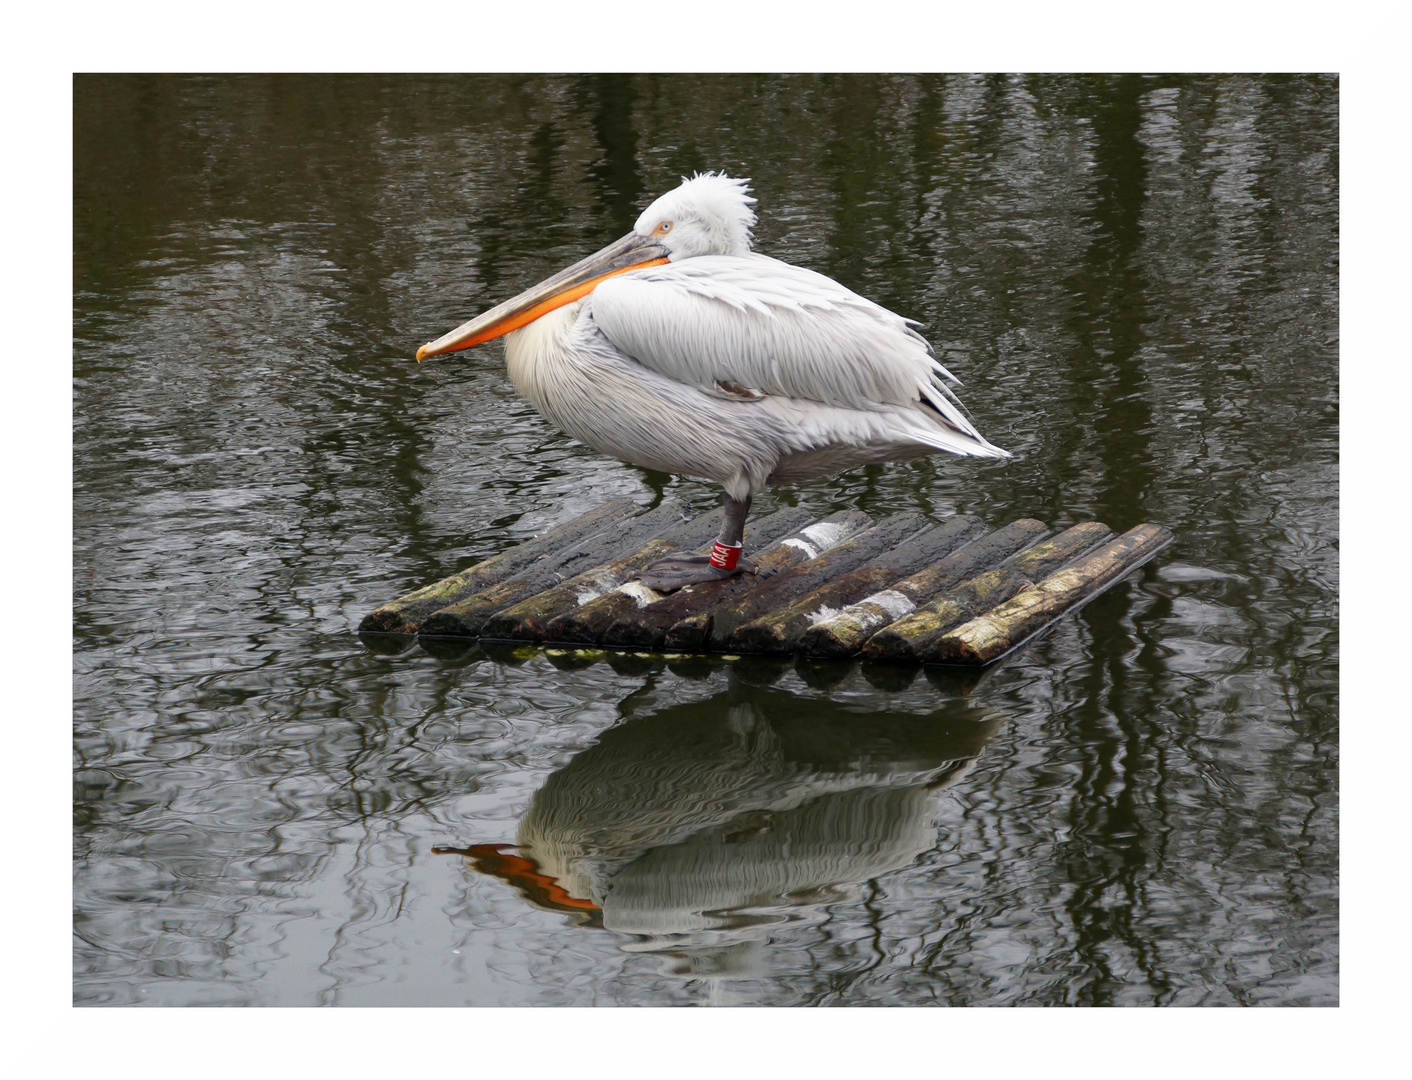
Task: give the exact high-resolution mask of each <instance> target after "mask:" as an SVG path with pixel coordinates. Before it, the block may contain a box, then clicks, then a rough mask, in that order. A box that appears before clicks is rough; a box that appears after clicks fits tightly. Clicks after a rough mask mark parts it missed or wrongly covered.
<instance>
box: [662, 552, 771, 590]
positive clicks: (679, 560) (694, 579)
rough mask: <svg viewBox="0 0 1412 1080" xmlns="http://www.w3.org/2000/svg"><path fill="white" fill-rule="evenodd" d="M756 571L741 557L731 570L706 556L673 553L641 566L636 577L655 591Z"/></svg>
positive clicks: (752, 565) (679, 587) (680, 587)
mask: <svg viewBox="0 0 1412 1080" xmlns="http://www.w3.org/2000/svg"><path fill="white" fill-rule="evenodd" d="M759 572H760V571H759V570H758V569H757V568H756V566H755V564H754V563H753V562H751V561H750V560H749V559H741V560H740V562H738V563H736V565H735V567H734V569H731V570H726V569H724V568H723V567H720V566H714V565H712V563H711V557H710V556H709V555H693V554H687V553H682V554H680V555H678V554H676V553H673V554H671V555H668V556H667V557H666V558H663V559H658V560H657V561H656V562H654V563H651V564H649V565H647V566H645V567H643V568H642V572H641V573H640V574H638V576H637V580H638V581H640V582H642V584H644V585H646V586H647V587H648V588H649V589H656V590H657V591H658V592H675V591H676V590H677V589H684V588H686V586H688V585H702V584H704V583H705V582H708V581H725V580H726V579H727V578H733V577H735V576H736V575H738V574H758V573H759Z"/></svg>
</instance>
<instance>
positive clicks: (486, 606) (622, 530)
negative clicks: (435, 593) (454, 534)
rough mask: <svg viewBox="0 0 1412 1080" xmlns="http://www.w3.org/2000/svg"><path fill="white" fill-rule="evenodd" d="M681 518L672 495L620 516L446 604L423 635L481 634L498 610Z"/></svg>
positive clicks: (655, 534)
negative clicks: (644, 509) (634, 513)
mask: <svg viewBox="0 0 1412 1080" xmlns="http://www.w3.org/2000/svg"><path fill="white" fill-rule="evenodd" d="M681 520H682V507H681V505H680V504H678V503H676V502H673V501H668V502H664V503H662V504H661V505H660V506H658V507H657V508H656V509H654V510H649V511H647V513H645V514H639V515H637V516H636V517H631V518H627V519H626V520H623V521H619V522H617V523H615V524H613V525H611V526H609V527H608V528H607V529H604V530H602V531H601V532H599V533H598V534H596V535H594V536H590V537H587V538H586V539H584V540H582V541H580V542H578V543H574V544H571V545H569V546H568V547H567V548H564V549H563V550H561V551H558V552H556V553H554V554H553V555H551V556H549V557H548V558H545V559H540V560H537V561H536V562H534V563H532V564H531V565H530V566H529V567H527V568H526V569H524V570H522V571H520V572H519V573H518V574H516V575H515V576H514V577H511V578H507V579H506V580H504V581H501V582H498V583H497V584H495V585H492V586H490V588H488V589H482V590H480V591H479V592H476V593H474V594H472V595H470V596H467V597H465V598H464V599H462V600H459V601H457V602H456V603H454V604H450V605H448V606H446V607H443V608H442V609H441V610H440V611H438V612H436V613H435V614H433V615H430V616H428V617H427V618H426V619H425V620H424V621H423V623H422V626H421V630H420V631H419V636H427V637H477V636H479V634H480V629H481V627H482V626H484V625H485V621H486V620H487V619H489V618H490V617H491V616H492V615H494V614H495V613H496V612H497V611H503V610H505V608H507V607H509V606H510V605H512V604H518V603H519V602H520V601H521V600H525V599H527V598H529V597H531V596H534V595H535V594H536V593H540V592H543V591H545V590H546V589H552V588H554V587H555V586H556V585H561V584H563V583H564V582H565V581H567V580H568V579H569V578H571V577H574V576H575V575H577V574H580V573H582V572H583V571H585V570H588V569H591V568H592V567H595V566H599V565H601V564H602V563H605V562H608V561H609V560H611V559H614V558H618V557H620V556H622V555H625V554H627V553H628V552H631V551H635V550H636V549H637V548H639V547H641V546H642V545H643V544H644V543H646V542H647V541H648V540H652V539H655V538H656V537H658V536H660V535H661V534H662V533H664V532H666V531H667V530H669V529H671V528H673V527H675V526H677V525H679V524H680V523H681Z"/></svg>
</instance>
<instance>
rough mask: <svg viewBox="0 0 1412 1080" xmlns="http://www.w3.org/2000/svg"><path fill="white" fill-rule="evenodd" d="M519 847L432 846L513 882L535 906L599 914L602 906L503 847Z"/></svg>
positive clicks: (511, 846)
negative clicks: (581, 898)
mask: <svg viewBox="0 0 1412 1080" xmlns="http://www.w3.org/2000/svg"><path fill="white" fill-rule="evenodd" d="M516 850H519V845H518V844H472V845H471V846H470V847H464V848H453V847H434V848H432V849H431V853H432V854H433V855H461V856H463V857H465V858H467V859H470V860H471V865H472V866H474V867H475V868H476V869H477V870H479V871H480V872H481V873H482V874H489V875H490V876H491V877H498V878H499V879H500V880H501V881H503V882H505V883H506V884H507V885H511V886H513V887H514V888H515V889H516V891H518V892H519V893H520V895H521V896H523V897H524V898H525V899H526V900H528V901H529V902H530V903H531V904H533V905H534V906H535V907H541V908H546V909H548V910H549V911H563V912H568V913H569V914H573V915H587V916H589V917H590V918H592V917H594V916H597V915H600V914H601V913H602V910H603V909H602V908H600V907H599V906H598V905H597V904H595V903H594V902H593V901H592V900H580V899H579V898H578V897H576V896H570V895H569V894H568V893H567V892H565V891H564V887H563V886H562V885H560V884H559V882H558V881H557V880H556V879H555V878H552V877H550V876H549V875H548V874H541V873H540V872H539V864H538V863H536V862H535V861H534V860H533V859H527V858H525V857H524V856H522V855H507V854H505V852H506V851H516Z"/></svg>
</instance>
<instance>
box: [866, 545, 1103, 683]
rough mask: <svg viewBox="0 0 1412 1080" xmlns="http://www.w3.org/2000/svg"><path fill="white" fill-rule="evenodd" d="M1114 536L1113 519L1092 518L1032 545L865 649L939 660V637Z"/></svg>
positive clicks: (895, 659) (874, 656) (891, 657)
mask: <svg viewBox="0 0 1412 1080" xmlns="http://www.w3.org/2000/svg"><path fill="white" fill-rule="evenodd" d="M1112 536H1113V531H1112V530H1111V529H1110V528H1108V526H1107V525H1104V524H1102V523H1100V522H1097V521H1089V522H1085V523H1084V524H1082V525H1075V526H1074V527H1073V528H1072V529H1066V530H1064V532H1062V533H1060V534H1059V535H1058V536H1055V537H1051V538H1050V539H1048V540H1046V541H1044V542H1043V543H1041V544H1036V545H1034V546H1033V547H1030V548H1026V549H1025V550H1024V551H1021V552H1020V553H1019V554H1017V555H1012V556H1010V558H1008V559H1006V560H1005V561H1004V562H1003V563H1001V564H1000V565H999V566H998V567H996V568H995V569H993V570H988V571H986V572H985V573H983V574H979V575H977V576H976V577H973V578H971V580H969V581H967V582H965V583H963V584H961V585H959V586H957V587H956V588H955V589H952V590H951V591H949V592H946V593H943V594H942V595H941V596H939V597H936V598H935V599H933V600H931V601H930V602H928V603H926V604H923V605H921V606H920V607H918V608H917V609H916V610H915V611H913V612H912V613H911V614H909V615H904V616H903V617H902V618H900V619H898V620H897V621H896V622H894V623H893V624H892V625H891V626H888V627H886V628H885V629H883V630H880V631H878V632H877V633H876V634H874V635H873V637H872V638H870V639H869V640H868V642H867V643H866V644H865V645H864V646H863V655H864V656H866V657H867V658H868V659H869V660H885V661H889V662H892V663H914V664H926V663H935V662H939V661H940V660H941V657H940V656H939V655H938V654H937V652H936V650H937V647H938V643H939V642H940V641H941V639H942V638H943V637H945V636H946V634H947V633H948V632H950V631H951V630H952V629H954V628H955V627H957V626H960V625H961V624H962V623H964V622H966V621H967V620H969V619H974V618H975V617H976V616H977V615H979V614H980V613H981V612H983V611H988V610H990V609H991V608H993V607H995V606H996V605H997V604H1000V603H1003V602H1004V601H1006V600H1009V599H1010V598H1011V597H1012V596H1015V595H1016V594H1018V593H1019V592H1021V591H1022V590H1024V589H1028V588H1030V587H1031V586H1032V585H1033V584H1034V583H1035V582H1036V581H1039V580H1041V579H1043V578H1045V577H1047V576H1048V575H1050V574H1052V573H1054V572H1055V571H1056V570H1058V569H1059V568H1060V567H1062V566H1065V565H1067V564H1068V563H1071V562H1073V561H1074V560H1075V559H1077V558H1078V557H1079V556H1080V555H1082V554H1083V553H1084V552H1086V551H1088V550H1090V549H1091V548H1093V547H1094V546H1095V545H1097V544H1101V543H1103V542H1104V541H1105V540H1109V539H1111V538H1112Z"/></svg>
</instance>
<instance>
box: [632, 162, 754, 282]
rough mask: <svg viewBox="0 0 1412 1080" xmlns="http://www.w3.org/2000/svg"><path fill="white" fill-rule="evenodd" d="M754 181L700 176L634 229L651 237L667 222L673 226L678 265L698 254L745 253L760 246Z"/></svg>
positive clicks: (659, 204)
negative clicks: (753, 188) (755, 230)
mask: <svg viewBox="0 0 1412 1080" xmlns="http://www.w3.org/2000/svg"><path fill="white" fill-rule="evenodd" d="M749 184H750V179H749V177H746V178H745V179H737V178H735V177H730V176H727V175H726V174H725V173H723V172H705V173H700V172H699V173H697V174H696V175H695V176H693V177H691V178H690V179H687V178H686V177H682V182H681V186H680V187H677V188H674V189H673V190H671V191H669V192H667V193H666V194H665V195H663V196H661V197H660V198H658V199H657V200H656V201H655V202H654V203H653V204H652V205H651V206H649V207H648V208H647V209H646V210H644V211H643V212H642V216H641V217H639V218H638V219H637V224H636V225H635V226H633V228H634V230H635V231H637V232H639V233H642V234H643V235H644V236H645V235H648V234H650V233H651V232H652V230H653V229H655V228H656V227H657V226H658V225H659V224H660V223H661V222H663V221H670V222H672V223H673V231H672V234H671V235H670V237H669V238H668V239H667V240H666V241H665V244H666V246H667V247H668V248H670V249H671V251H672V255H671V258H672V261H674V262H675V261H676V260H677V259H689V258H693V257H695V256H698V255H745V254H747V253H748V252H749V251H750V248H751V246H752V245H753V244H754V242H755V234H754V232H753V230H754V228H755V221H756V217H755V211H754V210H752V209H751V207H752V206H753V205H754V204H755V199H754V197H753V196H752V195H751V194H750V187H749Z"/></svg>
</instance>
